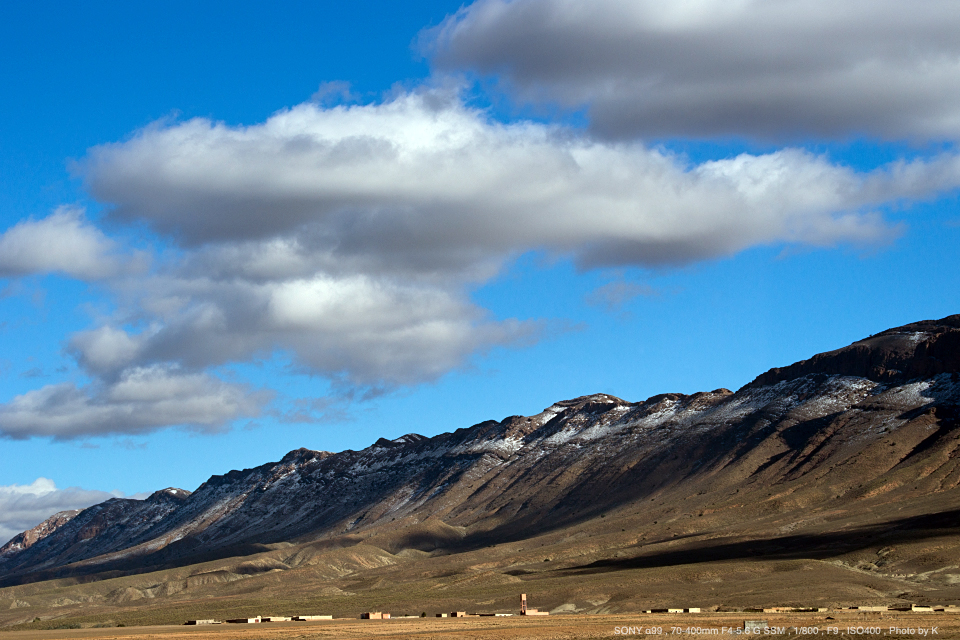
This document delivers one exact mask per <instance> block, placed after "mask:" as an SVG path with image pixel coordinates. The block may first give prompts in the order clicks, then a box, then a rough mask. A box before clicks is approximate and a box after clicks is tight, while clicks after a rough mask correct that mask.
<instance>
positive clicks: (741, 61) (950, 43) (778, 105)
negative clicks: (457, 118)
mask: <svg viewBox="0 0 960 640" xmlns="http://www.w3.org/2000/svg"><path fill="white" fill-rule="evenodd" d="M958 32H960V12H958V11H957V7H956V4H955V3H954V2H953V1H952V0H923V1H921V2H910V3H905V2H901V1H900V0H846V1H844V2H834V1H832V0H782V1H771V0H740V1H735V2H731V1H730V0H689V1H684V2H661V1H660V0H478V1H477V2H474V3H473V4H471V5H469V6H468V7H466V8H464V9H461V10H460V11H459V12H458V13H457V14H455V15H454V16H453V17H451V18H449V19H448V20H447V21H445V22H444V23H443V24H441V25H440V26H439V27H438V28H436V29H433V30H431V31H428V32H426V33H425V34H424V35H423V43H424V46H425V48H426V50H427V51H428V52H429V54H430V55H431V57H432V59H433V62H434V64H435V65H436V66H437V68H438V69H440V70H444V71H461V70H465V69H469V70H473V71H476V72H479V73H481V74H484V75H491V76H496V77H498V78H499V79H501V80H502V81H503V83H504V86H506V87H508V88H509V89H510V90H512V91H514V92H515V94H516V95H517V96H518V97H520V98H521V99H523V100H529V101H533V102H559V103H560V104H564V105H568V106H571V107H580V106H587V107H589V116H590V120H591V124H592V126H593V127H594V129H595V131H597V132H599V133H601V134H603V135H606V136H610V137H624V136H626V137H631V136H636V135H640V136H654V137H659V136H685V137H699V136H704V135H706V136H715V135H716V136H727V135H744V136H755V137H759V138H766V139H779V140H783V139H794V138H797V137H801V136H806V135H820V136H828V137H833V136H839V137H848V136H850V137H853V136H857V135H868V136H880V137H883V138H897V139H899V138H914V139H946V140H953V141H956V140H957V139H958V138H960V39H958V38H957V37H956V34H957V33H958Z"/></svg>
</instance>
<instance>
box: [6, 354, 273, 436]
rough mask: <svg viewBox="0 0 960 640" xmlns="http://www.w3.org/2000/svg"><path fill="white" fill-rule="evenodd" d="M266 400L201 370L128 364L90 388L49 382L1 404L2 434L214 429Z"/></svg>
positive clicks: (252, 411) (256, 409)
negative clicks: (180, 427) (120, 371)
mask: <svg viewBox="0 0 960 640" xmlns="http://www.w3.org/2000/svg"><path fill="white" fill-rule="evenodd" d="M268 399H269V398H268V397H267V395H266V394H264V393H263V392H253V391H251V390H250V389H249V388H247V387H245V386H242V385H236V384H228V383H225V382H222V381H220V380H218V379H216V378H213V377H211V376H209V375H206V374H203V373H184V372H180V371H177V370H175V369H171V368H169V367H165V366H161V365H154V366H150V367H142V368H129V369H127V370H125V371H123V372H122V373H121V374H120V375H119V376H118V378H117V379H116V380H115V381H113V382H102V381H98V382H96V383H94V384H92V385H90V386H89V387H87V388H79V387H77V386H76V385H74V384H71V383H61V384H53V385H46V386H44V387H41V388H39V389H36V390H33V391H28V392H27V393H24V394H22V395H18V396H16V397H14V398H13V399H12V400H11V401H9V402H7V403H5V404H3V405H2V406H0V435H2V436H5V437H7V438H15V439H16V438H28V437H32V436H51V437H54V438H58V439H68V438H75V437H83V436H90V435H102V434H110V433H125V434H133V433H144V432H148V431H152V430H155V429H158V428H161V427H167V426H185V427H191V428H195V429H201V430H216V429H218V428H221V427H222V426H223V425H225V424H227V423H229V422H230V421H232V420H234V419H236V418H240V417H244V416H250V415H256V414H257V413H258V412H259V411H260V408H261V407H262V406H263V404H264V403H265V402H266V401H267V400H268Z"/></svg>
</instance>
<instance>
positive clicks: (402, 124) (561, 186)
mask: <svg viewBox="0 0 960 640" xmlns="http://www.w3.org/2000/svg"><path fill="white" fill-rule="evenodd" d="M946 167H947V170H946V171H945V172H944V173H943V175H938V176H937V181H936V183H935V184H933V183H931V184H928V185H926V186H927V188H928V189H935V188H952V187H954V186H956V184H957V182H958V174H960V172H958V169H957V162H956V160H955V159H953V158H951V159H950V162H947V163H946ZM916 169H917V171H919V173H920V175H921V176H924V177H929V174H930V173H931V170H930V167H929V166H928V165H923V164H921V165H917V167H916ZM84 171H85V174H84V175H85V178H86V180H87V183H88V185H89V188H90V190H91V192H92V193H93V194H95V195H96V196H97V197H98V198H100V199H101V200H103V201H106V202H109V203H113V204H114V205H115V206H116V209H115V211H114V212H113V214H112V215H113V217H114V219H117V220H122V221H126V222H146V223H148V224H150V225H152V226H153V227H155V228H156V229H158V230H159V231H161V232H163V233H167V234H173V235H175V237H176V238H177V239H178V240H179V241H180V242H183V243H185V244H186V245H187V246H190V245H194V246H196V245H202V244H204V243H207V244H212V245H218V244H219V246H220V248H219V249H218V251H219V252H220V253H219V255H217V256H216V259H214V260H212V262H213V263H216V268H217V269H218V270H219V271H218V272H217V275H218V276H219V277H231V276H236V277H244V278H266V279H270V278H281V277H294V276H301V277H302V276H310V275H313V274H316V273H318V272H324V273H327V274H331V275H333V276H336V277H339V276H340V275H341V274H348V275H354V274H357V273H363V274H370V275H388V276H398V277H406V278H417V279H430V278H433V279H437V278H439V279H441V280H443V279H445V280H447V281H450V279H451V278H454V279H458V280H464V279H469V278H478V279H481V280H482V279H485V278H488V277H489V276H490V275H492V274H493V273H495V272H496V270H497V269H498V268H499V266H500V264H501V263H502V261H503V260H504V259H506V258H507V257H509V256H513V255H516V254H518V253H522V252H525V251H529V250H531V249H544V250H547V251H551V252H555V253H558V254H564V255H570V256H572V257H574V258H576V259H578V260H580V261H581V262H583V263H587V264H601V265H606V264H619V263H630V264H647V265H649V264H662V263H683V262H690V261H695V260H701V259H704V258H710V257H714V256H721V255H730V254H732V253H735V252H737V251H740V250H742V249H744V248H747V247H750V246H756V245H758V244H773V243H804V244H815V245H832V244H835V243H838V242H874V241H876V240H877V239H878V238H880V237H882V236H884V235H886V234H887V232H888V230H887V229H886V228H885V227H884V225H883V223H882V221H880V220H879V219H877V218H874V217H871V216H869V215H863V214H862V213H861V212H862V211H863V210H864V208H869V207H872V206H878V205H882V204H884V203H885V202H886V201H888V200H889V199H890V198H897V197H902V195H903V193H902V192H903V190H904V189H906V188H908V186H910V185H907V184H906V182H905V178H904V176H902V175H900V174H896V173H894V172H893V171H892V170H890V171H883V170H881V171H878V172H876V173H874V174H868V175H864V174H858V173H856V172H854V171H852V170H850V169H847V168H844V167H842V166H837V165H834V164H831V163H830V162H829V161H827V160H826V159H824V158H821V157H818V156H814V155H812V154H809V153H807V152H804V151H802V150H797V149H785V150H782V151H777V152H774V153H770V154H766V155H760V156H753V155H742V156H740V157H737V158H734V159H730V160H722V161H717V162H708V163H705V164H702V165H700V166H697V167H693V168H692V169H688V168H687V167H686V166H685V165H684V163H683V162H682V161H679V160H678V159H676V158H674V157H672V156H670V155H669V154H667V153H665V152H662V151H658V150H654V149H649V148H647V147H644V146H642V145H640V144H606V143H602V142H597V141H594V140H590V139H588V138H584V137H582V136H577V135H575V134H574V133H572V132H570V131H566V130H563V129H560V128H556V127H549V126H544V125H539V124H534V123H529V122H521V123H516V124H500V123H496V122H492V121H490V120H489V119H487V118H486V117H485V115H484V114H483V113H482V112H479V111H476V110H472V109H469V108H467V107H465V106H463V105H462V104H461V103H460V102H459V101H457V100H456V99H455V98H452V97H449V96H438V95H437V94H434V93H429V92H427V93H421V94H407V95H403V96H400V97H398V98H397V99H396V100H394V101H392V102H388V103H385V104H378V105H367V106H354V107H349V108H348V107H336V108H332V109H323V108H320V107H318V106H317V105H315V104H303V105H299V106H297V107H295V108H293V109H290V110H289V111H284V112H281V113H278V114H277V115H275V116H273V117H271V118H270V119H269V120H267V122H265V123H264V124H262V125H257V126H250V127H243V128H232V127H227V126H225V125H222V124H215V123H212V122H209V121H206V120H202V119H196V120H190V121H188V122H185V123H182V124H178V125H175V126H171V127H166V128H156V127H155V128H150V129H147V130H144V131H143V132H141V133H140V134H139V135H138V136H136V137H134V138H133V139H132V140H130V141H128V142H125V143H122V144H116V145H109V146H104V147H100V148H98V149H95V150H93V151H92V152H91V155H90V158H89V159H88V160H87V162H86V164H85V169H84ZM917 179H918V178H917V177H913V178H911V180H913V181H916V180H917ZM911 184H912V183H911ZM910 188H912V187H910ZM231 252H232V253H233V254H234V255H233V258H232V264H231V259H230V255H231ZM244 253H246V255H243V254H244ZM203 255H204V256H205V257H206V258H208V264H207V267H208V268H209V267H210V266H212V265H211V264H210V263H209V259H210V258H211V254H210V253H205V254H203ZM231 269H232V271H231Z"/></svg>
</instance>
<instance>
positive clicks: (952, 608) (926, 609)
mask: <svg viewBox="0 0 960 640" xmlns="http://www.w3.org/2000/svg"><path fill="white" fill-rule="evenodd" d="M740 611H742V612H743V613H823V612H828V611H836V612H842V611H845V612H855V613H857V612H859V613H883V612H888V611H898V612H917V613H934V612H944V613H960V605H917V604H912V605H899V606H898V605H894V606H886V605H880V606H873V605H866V606H855V607H840V608H836V609H830V608H828V607H763V608H756V609H751V608H746V609H741V610H740ZM642 613H702V611H701V609H700V607H668V608H665V609H644V610H643V612H642ZM514 615H521V616H548V615H550V612H549V611H539V610H537V609H533V608H530V607H528V606H527V594H525V593H521V594H520V610H519V611H518V612H517V613H467V612H466V611H452V612H450V613H437V614H435V617H437V618H480V617H498V618H501V617H510V616H514ZM425 617H427V614H426V613H421V614H420V615H419V616H411V615H402V616H391V615H390V613H388V612H386V611H366V612H364V613H361V614H360V619H361V620H404V619H412V618H425ZM333 619H334V618H333V616H332V615H300V616H256V617H253V618H233V619H231V620H188V621H187V622H185V623H184V624H187V625H205V624H224V623H229V624H258V623H263V622H312V621H316V620H333ZM758 623H763V621H745V622H744V624H745V625H757V624H758Z"/></svg>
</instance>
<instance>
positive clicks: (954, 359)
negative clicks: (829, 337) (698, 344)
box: [745, 315, 960, 388]
mask: <svg viewBox="0 0 960 640" xmlns="http://www.w3.org/2000/svg"><path fill="white" fill-rule="evenodd" d="M958 371H960V315H953V316H948V317H946V318H943V319H942V320H924V321H922V322H915V323H913V324H908V325H905V326H903V327H897V328H896V329H889V330H887V331H884V332H883V333H878V334H877V335H874V336H870V337H869V338H866V339H864V340H859V341H857V342H854V343H853V344H852V345H850V346H848V347H843V348H842V349H837V350H836V351H828V352H827V353H820V354H817V355H815V356H813V357H812V358H810V359H809V360H802V361H800V362H797V363H795V364H792V365H790V366H789V367H782V368H779V367H778V368H774V369H770V370H769V371H767V372H766V373H763V374H761V375H759V376H757V378H756V379H755V380H754V381H753V382H751V383H750V384H748V385H747V386H746V387H745V388H757V387H762V386H768V385H772V384H776V383H778V382H782V381H784V380H794V379H796V378H800V377H802V376H806V375H810V374H815V373H821V374H827V375H841V376H857V377H860V378H866V379H868V380H873V381H874V382H906V381H908V380H914V379H916V378H932V377H933V376H936V375H938V374H941V373H955V372H958Z"/></svg>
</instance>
